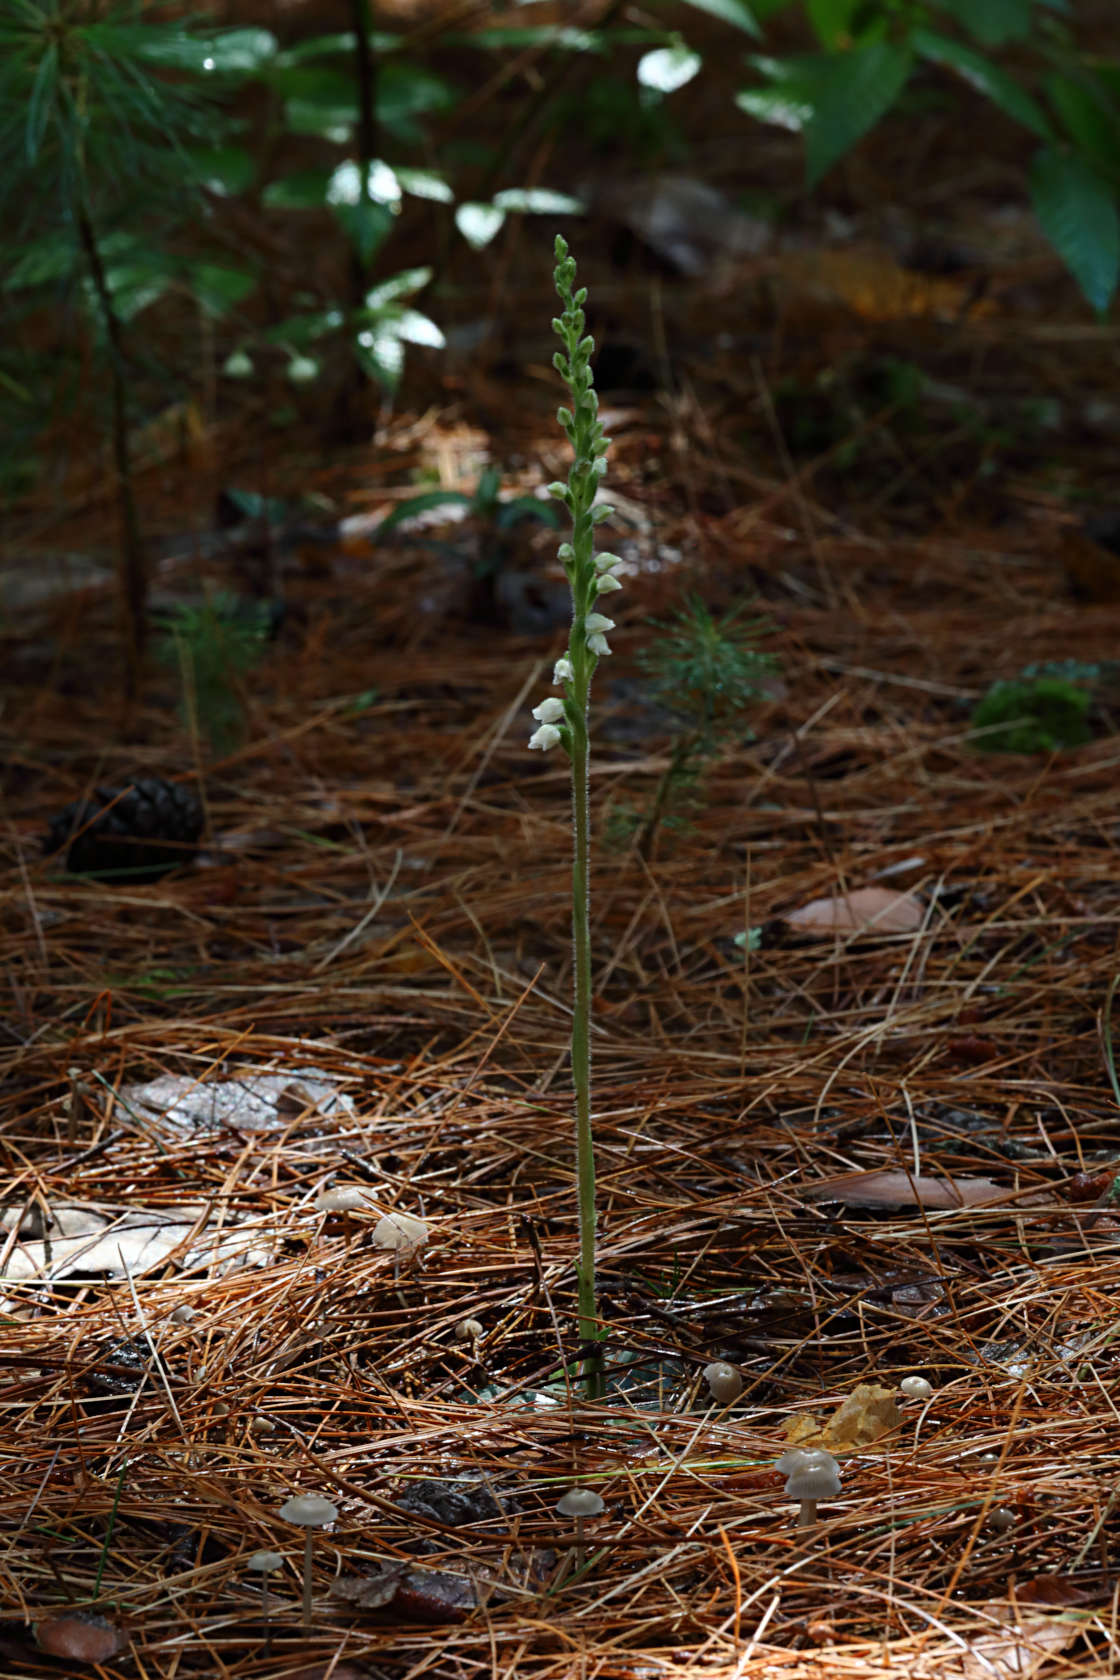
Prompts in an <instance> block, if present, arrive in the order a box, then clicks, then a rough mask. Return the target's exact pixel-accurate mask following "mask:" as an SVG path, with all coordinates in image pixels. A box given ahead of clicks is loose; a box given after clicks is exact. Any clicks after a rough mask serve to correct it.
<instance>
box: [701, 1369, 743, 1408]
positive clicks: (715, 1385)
mask: <svg viewBox="0 0 1120 1680" xmlns="http://www.w3.org/2000/svg"><path fill="white" fill-rule="evenodd" d="M704 1381H705V1382H706V1383H707V1385H708V1393H709V1394H710V1395H711V1397H712V1399H713V1400H718V1401H720V1403H721V1404H726V1403H727V1402H728V1401H729V1400H737V1399H738V1398H739V1396H740V1394H742V1392H743V1377H742V1373H741V1372H740V1371H739V1370H738V1368H737V1367H736V1366H734V1365H729V1364H728V1363H727V1361H726V1360H725V1359H715V1360H713V1361H712V1363H711V1364H710V1365H705V1367H704Z"/></svg>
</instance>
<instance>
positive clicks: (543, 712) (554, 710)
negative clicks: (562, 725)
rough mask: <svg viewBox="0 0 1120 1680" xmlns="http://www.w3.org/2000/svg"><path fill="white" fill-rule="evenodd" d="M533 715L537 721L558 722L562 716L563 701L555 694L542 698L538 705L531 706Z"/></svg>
mask: <svg viewBox="0 0 1120 1680" xmlns="http://www.w3.org/2000/svg"><path fill="white" fill-rule="evenodd" d="M533 716H534V717H535V718H536V720H537V722H538V723H559V722H560V719H561V718H562V717H563V716H564V702H563V700H557V699H556V698H555V696H553V697H552V698H551V699H548V700H542V701H541V703H540V705H539V706H534V707H533Z"/></svg>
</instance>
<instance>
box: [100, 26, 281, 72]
mask: <svg viewBox="0 0 1120 1680" xmlns="http://www.w3.org/2000/svg"><path fill="white" fill-rule="evenodd" d="M82 34H83V37H84V38H85V40H86V41H87V42H88V43H89V45H90V47H91V48H92V49H93V50H94V51H95V52H102V53H105V54H107V55H109V56H110V57H112V58H115V59H117V60H118V61H123V62H127V61H128V60H133V61H140V62H142V63H144V64H154V65H157V66H158V67H159V68H160V69H161V70H187V71H191V72H193V73H194V74H195V75H199V76H210V75H213V76H251V75H254V74H255V73H256V72H257V71H258V70H260V69H261V67H262V65H264V64H267V63H268V61H269V60H270V59H271V58H273V57H274V56H275V53H276V37H275V35H273V34H272V32H271V31H270V30H268V29H220V30H215V31H210V32H201V31H199V32H195V31H193V30H191V29H188V28H187V27H186V26H185V25H183V24H180V23H167V24H157V23H138V24H125V23H112V22H106V23H95V24H88V25H87V26H86V27H85V28H84V29H83V30H82Z"/></svg>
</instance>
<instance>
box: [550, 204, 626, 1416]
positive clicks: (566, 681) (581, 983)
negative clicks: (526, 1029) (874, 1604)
mask: <svg viewBox="0 0 1120 1680" xmlns="http://www.w3.org/2000/svg"><path fill="white" fill-rule="evenodd" d="M575 277H576V265H575V263H574V261H573V260H572V258H571V257H569V255H568V247H567V245H566V244H565V243H564V241H563V240H562V239H560V238H559V237H558V238H557V240H556V272H555V280H556V290H557V292H558V294H559V296H560V301H561V303H562V304H563V305H564V311H563V314H562V315H561V316H560V317H559V318H558V319H557V320H555V321H553V323H552V327H553V331H554V332H555V333H556V334H557V335H558V337H559V338H560V340H561V342H562V344H563V346H564V350H563V351H557V353H556V355H555V357H554V358H553V361H554V364H555V366H556V368H557V370H558V372H559V374H560V377H561V378H562V379H563V381H564V383H565V384H566V385H567V387H568V390H569V392H570V393H571V401H572V406H571V408H570V409H569V408H561V409H560V410H559V412H558V414H557V420H558V422H559V424H560V425H561V426H562V427H563V429H564V432H565V434H566V436H567V438H568V442H569V443H570V444H571V446H572V455H573V460H572V465H571V468H570V470H569V472H568V482H567V484H559V483H558V484H553V485H550V486H549V488H550V491H551V493H552V495H554V496H555V497H556V499H557V501H559V502H562V503H563V504H564V506H565V507H566V508H567V510H568V513H569V515H570V517H571V521H572V538H571V541H570V542H566V543H562V544H561V546H560V559H561V561H562V562H563V566H564V571H565V573H566V574H567V578H568V583H569V585H570V587H571V591H572V631H571V636H570V637H569V640H568V651H567V654H566V655H565V656H564V658H563V659H561V660H560V661H559V663H558V664H557V667H556V671H555V674H554V680H555V682H556V683H557V684H558V685H559V686H561V687H562V688H563V690H564V698H563V700H562V701H561V700H558V699H556V698H551V699H548V700H545V701H543V702H542V703H541V705H539V706H536V707H534V709H533V715H534V717H536V718H537V719H538V721H539V723H540V728H539V729H538V730H537V731H536V732H535V733H534V735H533V737H532V739H531V740H530V742H529V745H530V746H531V747H534V748H539V749H540V750H541V751H542V752H545V751H547V750H548V749H549V748H550V747H554V746H563V747H564V749H565V751H566V752H567V754H568V757H569V758H570V759H571V763H572V817H573V830H574V834H575V841H574V851H573V854H572V944H573V960H574V970H575V975H574V990H575V1007H574V1011H573V1016H572V1084H573V1087H574V1091H575V1105H576V1183H577V1188H578V1194H579V1258H578V1260H577V1262H576V1279H577V1286H578V1288H577V1296H578V1303H579V1335H580V1343H581V1350H582V1351H581V1357H582V1359H583V1368H582V1376H583V1381H584V1384H585V1386H586V1389H587V1394H588V1398H589V1399H596V1398H597V1397H598V1396H599V1395H600V1394H601V1393H602V1383H603V1367H602V1359H601V1348H600V1344H601V1341H602V1334H603V1332H602V1327H601V1325H600V1323H599V1314H598V1310H597V1307H596V1301H595V1138H594V1133H593V1131H592V1126H591V898H590V893H591V799H590V790H589V784H588V757H589V750H590V749H589V695H590V690H591V678H592V675H593V674H594V671H595V666H596V665H597V664H598V662H599V659H600V657H601V656H602V655H603V654H608V653H609V652H610V648H609V647H608V646H607V640H606V636H605V634H604V632H605V631H607V630H611V629H613V628H614V624H613V620H611V619H609V618H607V617H605V616H604V614H602V613H601V612H599V610H598V606H599V596H600V595H604V594H607V595H609V594H611V593H612V592H613V591H615V590H617V589H619V588H620V587H621V585H620V583H619V581H618V579H617V577H616V575H615V567H616V566H617V565H618V563H619V562H618V556H617V555H613V554H599V555H596V553H595V526H596V525H597V524H598V523H599V521H600V520H601V519H605V518H609V517H610V514H611V512H612V511H613V510H612V509H610V508H604V507H597V506H596V505H595V497H596V495H597V493H598V489H599V485H600V483H601V482H602V478H603V474H604V472H605V471H606V465H607V450H608V447H609V444H610V439H609V438H605V437H604V436H603V428H602V425H601V424H600V422H599V419H598V411H599V404H598V399H597V397H596V395H595V388H594V384H593V381H592V376H591V353H592V351H593V350H594V348H595V344H594V340H593V339H591V338H590V337H585V336H584V331H583V329H584V313H583V305H584V303H585V301H586V299H587V292H586V290H585V289H583V288H581V289H580V290H579V291H578V292H577V291H575V290H574V285H575Z"/></svg>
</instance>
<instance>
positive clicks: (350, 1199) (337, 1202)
mask: <svg viewBox="0 0 1120 1680" xmlns="http://www.w3.org/2000/svg"><path fill="white" fill-rule="evenodd" d="M370 1203H371V1198H370V1193H369V1191H368V1190H363V1189H362V1186H361V1185H360V1184H339V1185H336V1186H335V1188H334V1189H333V1190H320V1192H319V1194H318V1195H317V1196H316V1198H315V1206H316V1208H317V1209H318V1211H319V1212H320V1213H353V1211H354V1209H355V1208H365V1210H366V1211H367V1212H368V1211H369V1209H370Z"/></svg>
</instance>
